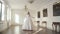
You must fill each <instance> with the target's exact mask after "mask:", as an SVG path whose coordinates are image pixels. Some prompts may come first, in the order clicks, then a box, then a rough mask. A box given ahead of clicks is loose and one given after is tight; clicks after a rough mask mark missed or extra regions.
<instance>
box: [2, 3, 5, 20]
mask: <svg viewBox="0 0 60 34" xmlns="http://www.w3.org/2000/svg"><path fill="white" fill-rule="evenodd" d="M4 11H5V5H4V4H2V21H4Z"/></svg>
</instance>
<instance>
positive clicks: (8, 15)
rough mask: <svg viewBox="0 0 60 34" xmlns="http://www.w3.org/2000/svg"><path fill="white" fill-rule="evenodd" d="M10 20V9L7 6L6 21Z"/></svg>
mask: <svg viewBox="0 0 60 34" xmlns="http://www.w3.org/2000/svg"><path fill="white" fill-rule="evenodd" d="M9 20H11V9H10V8H9V7H7V21H9Z"/></svg>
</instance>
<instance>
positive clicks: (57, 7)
mask: <svg viewBox="0 0 60 34" xmlns="http://www.w3.org/2000/svg"><path fill="white" fill-rule="evenodd" d="M53 16H60V3H56V4H54V5H53Z"/></svg>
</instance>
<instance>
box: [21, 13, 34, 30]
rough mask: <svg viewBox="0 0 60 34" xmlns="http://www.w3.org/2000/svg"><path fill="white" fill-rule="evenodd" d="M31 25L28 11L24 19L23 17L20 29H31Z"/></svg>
mask: <svg viewBox="0 0 60 34" xmlns="http://www.w3.org/2000/svg"><path fill="white" fill-rule="evenodd" d="M32 26H33V22H32V19H31V16H30V12H28V13H27V15H26V17H25V19H24V23H23V26H22V29H23V30H33V29H32V28H33V27H32Z"/></svg>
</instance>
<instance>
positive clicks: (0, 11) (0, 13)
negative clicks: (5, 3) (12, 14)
mask: <svg viewBox="0 0 60 34" xmlns="http://www.w3.org/2000/svg"><path fill="white" fill-rule="evenodd" d="M1 16H2V3H1V2H0V21H1Z"/></svg>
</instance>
